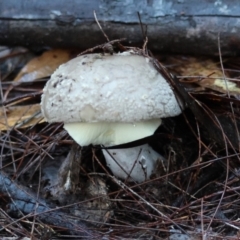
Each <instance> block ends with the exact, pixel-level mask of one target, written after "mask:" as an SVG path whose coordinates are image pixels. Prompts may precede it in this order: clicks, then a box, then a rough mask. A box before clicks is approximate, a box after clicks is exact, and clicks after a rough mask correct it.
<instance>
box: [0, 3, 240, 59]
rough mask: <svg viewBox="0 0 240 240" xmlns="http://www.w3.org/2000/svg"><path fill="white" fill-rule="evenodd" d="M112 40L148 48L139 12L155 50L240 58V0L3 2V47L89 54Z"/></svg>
mask: <svg viewBox="0 0 240 240" xmlns="http://www.w3.org/2000/svg"><path fill="white" fill-rule="evenodd" d="M93 10H95V11H96V13H97V17H98V20H99V22H100V23H101V25H102V27H103V29H104V31H105V32H106V34H107V35H108V36H109V38H110V39H111V40H113V39H118V38H124V37H125V38H127V41H128V42H127V43H126V44H127V45H128V44H131V45H137V46H139V44H142V42H143V36H142V33H141V28H140V25H139V19H138V15H137V12H139V13H140V15H141V19H142V23H143V26H144V28H145V27H146V26H147V36H148V38H149V45H148V46H149V48H150V49H151V50H154V51H161V52H167V53H180V54H201V55H218V53H219V50H218V38H220V46H221V50H222V54H223V55H238V54H239V53H240V35H239V32H240V21H239V17H240V2H239V1H238V0H231V1H230V0H216V1H214V0H211V1H209V0H202V1H199V0H191V1H186V0H162V1H160V0H121V1H117V0H112V1H110V0H88V1H78V0H68V1H65V0H58V1H48V0H41V1H38V0H31V1H24V0H20V1H16V0H1V1H0V44H2V45H22V46H27V47H45V46H50V47H77V48H82V49H85V48H89V47H93V46H95V45H98V44H102V43H104V42H106V39H105V38H104V37H103V34H102V33H101V31H100V29H99V27H98V26H97V24H96V22H95V20H94V16H93Z"/></svg>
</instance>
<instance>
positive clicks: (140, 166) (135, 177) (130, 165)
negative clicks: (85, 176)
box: [102, 144, 163, 182]
mask: <svg viewBox="0 0 240 240" xmlns="http://www.w3.org/2000/svg"><path fill="white" fill-rule="evenodd" d="M102 152H103V154H104V157H105V160H106V162H107V165H108V167H109V168H110V169H111V171H112V173H113V174H114V175H115V176H116V177H119V178H121V179H126V178H129V180H130V181H136V182H143V181H145V180H147V179H149V178H150V176H151V175H152V174H153V173H154V170H155V169H156V167H157V164H158V163H159V162H160V161H161V160H162V159H163V157H162V156H161V155H160V154H159V153H157V152H156V151H154V150H153V149H152V147H151V146H149V145H148V144H144V145H141V146H137V147H132V148H124V149H102Z"/></svg>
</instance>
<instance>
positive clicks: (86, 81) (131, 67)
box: [41, 51, 181, 182]
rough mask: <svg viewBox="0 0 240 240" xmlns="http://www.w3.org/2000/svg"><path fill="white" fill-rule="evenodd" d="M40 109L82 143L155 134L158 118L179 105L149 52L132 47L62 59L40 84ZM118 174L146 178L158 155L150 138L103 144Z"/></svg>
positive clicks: (173, 113) (175, 111) (178, 109)
mask: <svg viewBox="0 0 240 240" xmlns="http://www.w3.org/2000/svg"><path fill="white" fill-rule="evenodd" d="M41 109H42V114H43V116H44V117H45V119H46V120H47V121H48V122H64V128H65V129H66V130H67V131H68V133H69V134H70V136H71V137H72V138H73V139H74V140H75V141H76V142H77V143H78V144H80V145H81V146H87V145H89V144H93V145H96V144H100V145H103V146H104V147H110V146H111V147H112V146H115V145H119V144H124V143H128V142H132V141H135V140H137V139H142V138H145V137H148V136H151V135H153V134H154V132H155V131H156V129H157V128H158V127H159V126H160V124H161V118H165V117H170V116H176V115H179V114H180V113H181V107H180V106H179V104H178V101H177V99H176V97H175V95H174V93H173V91H172V89H171V87H170V85H169V84H168V82H167V81H166V80H165V79H164V78H163V77H162V75H161V74H160V73H159V72H158V71H157V70H156V69H155V67H154V66H153V63H152V62H151V61H150V58H148V57H144V56H141V55H138V54H136V53H134V52H132V51H127V52H123V53H116V54H113V55H108V54H105V55H103V54H86V55H82V56H79V57H76V58H74V59H72V60H70V61H69V62H67V63H65V64H63V65H61V66H60V67H59V68H58V69H57V70H56V71H55V72H54V73H53V74H52V76H51V79H50V80H49V81H48V82H47V84H46V86H45V87H44V89H43V95H42V101H41ZM102 151H103V154H104V156H105V159H106V162H107V165H108V166H109V167H110V169H111V170H112V172H113V174H114V175H115V176H117V177H119V178H122V179H125V178H126V177H129V179H131V180H133V181H136V182H142V181H144V180H146V179H149V177H150V176H151V174H152V173H153V172H154V169H155V168H156V164H157V162H158V161H159V159H161V155H159V154H158V153H157V152H156V151H154V150H153V149H152V148H151V147H150V146H149V145H148V144H144V145H141V146H137V147H135V148H125V149H112V148H111V149H109V150H108V149H102Z"/></svg>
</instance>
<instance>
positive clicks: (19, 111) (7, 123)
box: [0, 104, 44, 130]
mask: <svg viewBox="0 0 240 240" xmlns="http://www.w3.org/2000/svg"><path fill="white" fill-rule="evenodd" d="M41 122H44V120H43V117H42V115H41V113H40V105H39V104H33V105H27V106H15V107H1V108H0V130H7V129H8V128H10V127H13V126H16V127H18V128H26V127H29V126H32V125H33V124H35V123H41Z"/></svg>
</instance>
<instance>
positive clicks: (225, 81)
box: [172, 57, 240, 95]
mask: <svg viewBox="0 0 240 240" xmlns="http://www.w3.org/2000/svg"><path fill="white" fill-rule="evenodd" d="M172 61H173V62H174V59H172ZM176 61H177V62H178V63H180V62H181V60H179V59H176ZM175 70H176V71H177V72H179V73H180V74H181V75H182V76H186V79H187V80H189V81H190V82H195V83H197V84H198V85H200V86H201V87H202V88H203V89H204V88H208V89H212V90H215V91H219V92H221V93H225V94H227V93H228V92H229V93H230V94H232V95H234V94H240V88H239V87H238V85H237V83H236V82H234V81H233V79H230V77H229V75H228V74H227V73H225V76H224V75H223V72H222V69H221V68H220V67H219V65H218V63H217V62H214V61H213V60H211V59H204V60H203V59H198V58H194V57H188V58H185V59H184V60H183V61H182V63H181V64H180V65H178V64H176V68H175Z"/></svg>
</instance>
